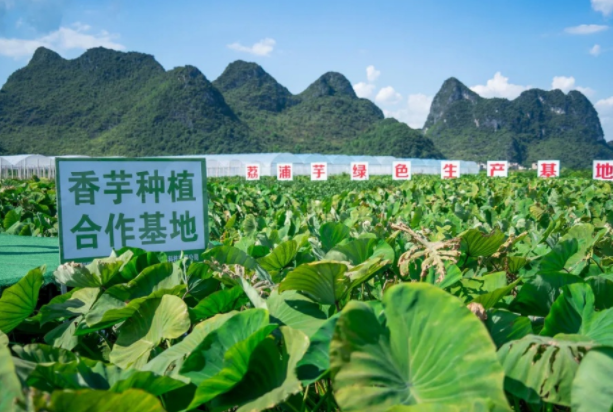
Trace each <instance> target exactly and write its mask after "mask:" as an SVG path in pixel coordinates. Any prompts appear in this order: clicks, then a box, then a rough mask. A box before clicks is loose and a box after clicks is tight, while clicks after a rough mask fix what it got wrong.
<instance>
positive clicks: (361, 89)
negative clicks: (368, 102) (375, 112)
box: [353, 82, 375, 99]
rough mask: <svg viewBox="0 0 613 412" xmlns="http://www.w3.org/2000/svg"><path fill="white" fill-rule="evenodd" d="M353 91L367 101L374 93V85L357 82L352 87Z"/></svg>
mask: <svg viewBox="0 0 613 412" xmlns="http://www.w3.org/2000/svg"><path fill="white" fill-rule="evenodd" d="M353 90H354V91H355V94H357V95H358V97H362V98H364V99H368V98H370V97H371V96H372V93H373V92H374V91H375V85H374V84H369V83H364V82H359V83H357V84H354V85H353Z"/></svg>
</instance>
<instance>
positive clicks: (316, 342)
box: [298, 313, 339, 385]
mask: <svg viewBox="0 0 613 412" xmlns="http://www.w3.org/2000/svg"><path fill="white" fill-rule="evenodd" d="M338 317H339V314H338V313H337V314H335V315H334V316H332V317H331V318H330V319H328V320H326V322H325V323H324V324H323V325H322V326H321V327H320V328H319V330H317V332H315V333H314V334H313V335H311V336H310V337H309V340H310V344H309V348H308V349H307V352H306V353H305V355H304V357H303V358H302V360H301V361H300V362H299V363H298V377H299V378H300V380H301V381H302V383H303V384H304V385H310V384H311V383H314V382H316V381H318V380H319V379H320V378H321V377H322V376H323V375H325V374H326V373H327V372H328V371H329V369H330V342H331V341H332V337H333V335H334V329H335V327H336V322H337V321H338Z"/></svg>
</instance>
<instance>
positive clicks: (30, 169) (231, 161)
mask: <svg viewBox="0 0 613 412" xmlns="http://www.w3.org/2000/svg"><path fill="white" fill-rule="evenodd" d="M61 157H88V156H61ZM160 157H168V158H182V157H190V158H205V159H206V164H207V176H208V177H222V176H245V170H246V165H248V164H259V165H260V171H261V172H260V173H261V175H262V176H275V170H276V168H277V164H281V163H291V164H292V165H293V169H294V174H295V175H297V176H300V175H309V173H310V165H311V163H327V164H328V174H329V175H338V174H343V173H349V172H350V169H351V163H352V162H368V166H369V174H370V175H373V176H374V175H391V174H392V164H393V162H395V161H400V160H403V161H407V160H408V161H410V162H411V169H412V173H413V174H431V175H437V174H440V172H441V161H440V160H435V159H405V158H396V157H393V156H348V155H323V154H317V153H309V154H292V153H250V154H211V155H208V154H206V155H185V156H160ZM460 173H461V174H477V173H479V165H478V164H477V163H476V162H466V161H460ZM33 175H36V176H40V177H47V178H54V177H55V156H42V155H16V156H2V157H0V178H8V177H14V178H28V177H31V176H33Z"/></svg>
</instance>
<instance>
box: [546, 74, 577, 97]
mask: <svg viewBox="0 0 613 412" xmlns="http://www.w3.org/2000/svg"><path fill="white" fill-rule="evenodd" d="M574 88H575V78H574V77H572V76H571V77H566V76H555V77H554V78H553V81H552V82H551V89H552V90H555V89H560V90H562V91H563V92H564V93H566V92H568V91H570V90H572V89H574Z"/></svg>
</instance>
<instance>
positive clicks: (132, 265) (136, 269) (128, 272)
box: [120, 252, 161, 281]
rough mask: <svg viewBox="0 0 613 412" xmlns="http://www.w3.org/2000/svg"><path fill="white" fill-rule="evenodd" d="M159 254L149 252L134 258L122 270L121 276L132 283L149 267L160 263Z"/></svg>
mask: <svg viewBox="0 0 613 412" xmlns="http://www.w3.org/2000/svg"><path fill="white" fill-rule="evenodd" d="M159 255H160V254H159V253H158V252H147V253H142V254H139V255H138V256H134V257H133V258H132V259H130V261H129V262H128V263H126V265H125V266H124V267H123V268H122V269H121V272H120V274H121V276H122V277H123V278H124V279H125V280H127V281H130V280H132V279H134V278H135V277H137V276H138V275H139V274H140V273H141V272H142V271H143V270H145V269H146V268H148V267H149V266H153V265H156V264H158V263H161V262H160V259H159Z"/></svg>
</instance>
